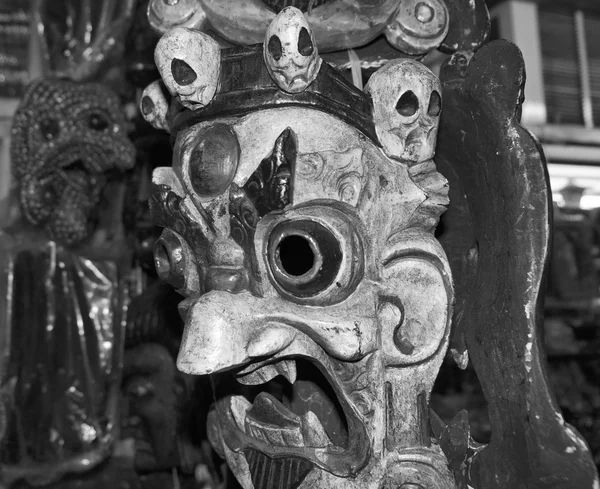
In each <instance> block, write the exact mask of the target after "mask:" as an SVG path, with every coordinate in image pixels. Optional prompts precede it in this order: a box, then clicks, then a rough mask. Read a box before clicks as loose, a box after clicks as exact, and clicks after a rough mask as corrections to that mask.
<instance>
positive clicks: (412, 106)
mask: <svg viewBox="0 0 600 489" xmlns="http://www.w3.org/2000/svg"><path fill="white" fill-rule="evenodd" d="M396 110H397V111H398V114H400V115H403V116H405V117H409V116H411V115H415V114H416V112H417V110H419V99H418V98H417V96H416V95H415V94H414V92H412V91H411V90H409V91H408V92H404V93H403V94H402V97H400V99H399V100H398V103H397V104H396Z"/></svg>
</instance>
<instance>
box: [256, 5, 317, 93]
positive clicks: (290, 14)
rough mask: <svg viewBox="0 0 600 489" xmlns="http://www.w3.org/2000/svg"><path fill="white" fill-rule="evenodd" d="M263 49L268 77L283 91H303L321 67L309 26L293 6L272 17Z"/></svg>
mask: <svg viewBox="0 0 600 489" xmlns="http://www.w3.org/2000/svg"><path fill="white" fill-rule="evenodd" d="M263 49H264V56H265V63H266V65H267V69H268V70H269V73H270V74H271V77H272V78H273V80H274V81H275V83H277V85H278V86H279V88H281V89H282V90H284V91H285V92H289V93H299V92H302V91H304V90H305V89H306V87H308V86H309V85H310V84H311V83H312V82H313V81H314V80H315V78H316V77H317V75H318V74H319V70H320V69H321V62H322V60H321V58H320V57H319V52H318V50H317V44H316V42H315V38H314V36H313V34H312V31H311V29H310V26H309V25H308V22H307V21H306V19H305V18H304V15H303V14H302V12H301V11H300V10H298V9H297V8H295V7H286V8H284V9H283V10H282V11H281V12H279V14H278V15H277V16H276V17H275V18H274V19H273V21H272V22H271V24H270V25H269V28H268V29H267V35H266V37H265V41H264V48H263Z"/></svg>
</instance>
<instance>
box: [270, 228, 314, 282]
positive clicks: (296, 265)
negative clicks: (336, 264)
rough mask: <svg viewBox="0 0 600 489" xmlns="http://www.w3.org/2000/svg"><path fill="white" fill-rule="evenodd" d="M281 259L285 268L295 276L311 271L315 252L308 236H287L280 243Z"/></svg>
mask: <svg viewBox="0 0 600 489" xmlns="http://www.w3.org/2000/svg"><path fill="white" fill-rule="evenodd" d="M278 251H279V260H280V262H281V267H282V268H283V270H284V271H285V272H286V273H287V274H289V275H292V276H294V277H299V276H301V275H304V274H305V273H307V272H309V271H310V270H311V269H312V267H313V265H314V263H315V254H314V253H313V250H312V248H311V246H310V243H309V242H308V241H307V240H306V238H304V237H302V236H297V235H291V236H287V237H286V238H284V239H282V240H281V243H279V250H278Z"/></svg>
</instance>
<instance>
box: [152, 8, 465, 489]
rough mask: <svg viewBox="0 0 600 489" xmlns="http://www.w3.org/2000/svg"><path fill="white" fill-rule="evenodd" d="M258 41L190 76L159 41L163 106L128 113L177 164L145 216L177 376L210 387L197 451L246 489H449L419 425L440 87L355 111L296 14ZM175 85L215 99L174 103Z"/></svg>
mask: <svg viewBox="0 0 600 489" xmlns="http://www.w3.org/2000/svg"><path fill="white" fill-rule="evenodd" d="M266 32H267V35H266V37H265V39H264V44H262V45H257V46H250V47H247V48H245V47H243V48H228V49H222V50H221V51H220V52H216V51H213V50H211V51H210V53H209V54H207V55H206V57H200V56H198V54H197V53H206V52H207V51H206V50H205V49H204V46H203V47H202V48H198V51H197V52H196V51H193V50H192V49H191V48H190V49H187V50H186V49H185V48H184V46H185V43H186V42H188V43H189V45H192V44H193V43H192V41H190V39H192V38H193V39H194V42H196V40H197V41H198V42H199V43H200V42H201V43H204V44H207V45H211V43H212V41H210V40H208V39H206V38H205V35H204V34H201V33H199V32H197V31H191V30H183V29H179V30H173V31H171V32H169V33H168V34H166V37H165V38H163V41H161V42H160V43H159V44H158V47H157V51H156V59H157V61H158V62H159V70H160V72H161V74H162V77H163V80H162V81H163V82H164V84H165V85H166V87H167V88H168V91H169V92H170V94H171V95H172V101H171V103H170V106H169V108H168V109H166V108H165V107H166V106H165V105H164V103H163V102H162V101H163V98H164V100H166V99H167V97H168V95H169V94H168V93H167V94H165V91H164V90H162V89H161V86H160V82H158V83H157V84H155V85H154V88H149V89H148V90H147V91H146V92H145V95H144V97H142V100H141V107H142V112H143V113H144V114H145V115H146V117H147V119H148V120H149V121H150V122H153V123H155V124H156V121H157V120H160V121H166V123H167V125H168V129H169V130H170V131H171V135H172V138H173V141H174V147H175V153H174V159H173V166H172V168H160V169H158V170H157V171H155V174H154V185H155V187H154V188H155V191H154V194H153V197H152V199H151V208H152V212H153V214H154V217H155V220H156V222H157V223H158V224H159V225H161V226H163V227H165V228H166V229H165V231H164V232H163V236H162V238H161V239H160V240H159V242H158V243H157V246H156V254H155V257H156V265H157V269H158V272H159V274H160V275H161V276H162V277H163V278H164V279H166V280H168V281H169V282H170V283H172V284H173V285H174V286H175V287H176V288H177V289H178V290H180V291H181V293H183V294H184V295H185V296H186V298H185V300H184V301H183V302H182V303H181V304H180V306H179V310H180V313H181V315H182V317H183V318H184V320H185V333H184V337H183V341H182V345H181V348H180V352H179V358H178V367H179V369H180V370H182V371H184V372H187V373H191V374H196V375H210V376H211V380H212V383H213V387H214V391H215V399H216V403H215V406H214V410H213V412H212V413H211V415H210V416H209V426H208V430H209V437H210V439H211V442H212V443H213V446H214V447H215V449H216V450H217V451H218V452H219V453H220V454H221V455H222V456H224V457H225V458H226V460H227V463H228V464H229V466H230V468H231V469H232V471H233V472H234V474H235V475H236V477H237V479H238V480H239V482H240V483H241V484H242V486H243V487H245V488H248V489H249V488H255V489H262V488H264V489H266V488H292V487H306V488H308V487H311V488H312V487H322V488H330V487H346V488H373V489H375V488H383V487H385V488H396V487H406V488H410V487H426V488H453V487H455V481H454V476H453V474H452V473H451V471H450V469H449V468H448V463H447V460H446V457H445V455H444V453H443V452H442V450H441V448H440V446H439V445H438V444H436V443H434V442H432V438H431V433H430V429H429V414H428V413H429V410H428V403H429V395H430V392H431V388H432V385H433V382H434V380H435V377H436V374H437V371H438V369H439V366H440V364H441V362H442V360H443V357H444V355H445V352H446V348H447V346H448V341H449V334H450V316H451V307H452V302H453V286H452V280H451V277H450V267H449V263H448V260H447V259H446V256H445V254H444V251H443V250H442V248H441V246H440V244H439V243H438V241H437V240H436V239H435V238H434V236H433V230H434V228H435V226H436V224H437V222H438V220H439V216H440V215H441V214H442V213H443V212H444V210H445V208H446V206H447V204H448V199H447V185H446V180H445V179H444V178H443V177H442V176H441V175H440V174H439V173H437V171H436V169H435V165H434V163H433V160H432V157H433V154H434V151H435V137H436V131H437V127H438V123H439V118H440V113H441V103H442V100H441V98H442V97H441V96H442V92H441V86H440V83H439V80H437V78H436V77H435V75H433V73H431V72H430V71H429V70H428V69H427V68H425V67H424V66H423V65H422V64H420V63H419V62H417V61H414V60H407V59H404V60H398V61H395V62H392V63H390V64H389V65H387V66H386V67H385V68H384V69H382V70H381V71H380V72H378V73H376V74H375V75H374V76H373V77H372V79H371V81H370V82H369V85H368V87H367V89H366V92H367V93H363V92H361V91H359V90H357V89H356V88H355V87H353V86H352V85H350V84H349V83H347V82H346V80H345V79H344V78H343V77H341V76H340V75H339V74H338V73H337V72H336V71H335V70H333V69H332V68H331V67H330V66H328V65H327V64H326V63H323V62H322V61H321V59H320V58H319V54H318V51H317V48H316V45H315V40H314V37H313V34H312V32H311V29H310V25H309V24H308V23H307V22H306V20H305V19H304V17H303V15H302V13H301V12H300V11H299V10H297V9H294V8H293V7H290V8H286V9H283V10H282V11H281V12H280V13H279V14H278V15H277V16H276V17H275V18H274V20H273V22H272V24H271V25H270V26H269V27H268V28H267V29H266ZM165 39H166V40H165ZM184 40H186V41H185V42H184ZM167 41H168V42H167ZM194 45H196V44H194ZM173 46H175V48H174V47H173ZM213 56H215V57H216V59H218V60H220V61H219V65H218V66H217V67H214V65H213V64H212V63H213ZM211 67H212V68H211ZM207 68H208V69H212V70H213V71H211V72H206V71H205V70H206V69H207ZM181 73H184V74H185V77H186V80H192V81H190V82H189V83H188V84H187V85H186V86H191V85H192V84H193V83H194V81H193V80H199V79H200V77H205V79H210V80H213V79H214V77H216V78H217V80H218V84H217V88H216V91H215V92H214V96H212V98H210V100H209V99H207V100H206V101H205V102H201V103H197V104H195V103H190V99H189V98H186V97H188V96H189V93H191V92H192V90H191V89H190V90H189V91H188V90H187V88H183V86H184V85H185V84H184V83H181V81H177V80H176V79H177V77H178V76H179V75H180V74H181ZM173 80H175V82H176V84H175V85H174V84H173ZM204 86H206V87H209V86H210V87H213V85H212V82H211V83H210V84H206V85H202V87H204ZM156 87H158V90H157V89H156ZM200 87H201V86H200V85H197V86H196V87H195V88H194V90H195V92H194V93H200V92H201V93H202V94H207V93H208V91H209V89H208V88H206V90H204V91H202V90H203V89H201V88H200ZM145 108H146V109H148V108H159V109H158V110H159V112H158V113H159V115H158V116H156V115H155V113H154V112H152V110H154V109H152V110H149V109H148V110H145ZM160 124H163V122H161V123H160Z"/></svg>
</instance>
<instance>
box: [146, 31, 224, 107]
mask: <svg viewBox="0 0 600 489" xmlns="http://www.w3.org/2000/svg"><path fill="white" fill-rule="evenodd" d="M154 61H155V62H156V66H157V67H158V71H159V72H160V76H161V78H162V80H163V82H164V84H165V86H166V87H167V89H168V90H169V92H171V95H173V96H174V97H176V98H177V99H179V101H180V102H181V104H182V105H184V106H185V107H187V108H189V109H193V110H195V109H200V108H202V107H206V106H207V105H208V104H209V103H210V101H211V100H212V99H213V97H214V96H215V92H216V91H217V86H218V82H219V73H220V63H221V48H220V46H219V44H218V43H217V42H216V41H215V40H214V39H213V38H211V37H210V36H209V35H207V34H204V33H202V32H200V31H197V30H194V29H188V28H186V27H177V28H175V29H173V30H171V31H169V32H167V33H166V34H165V35H164V36H162V37H161V38H160V40H159V41H158V44H157V45H156V49H155V50H154Z"/></svg>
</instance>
